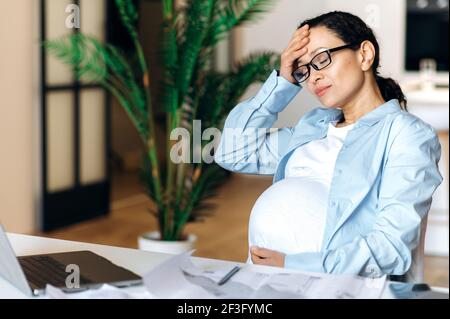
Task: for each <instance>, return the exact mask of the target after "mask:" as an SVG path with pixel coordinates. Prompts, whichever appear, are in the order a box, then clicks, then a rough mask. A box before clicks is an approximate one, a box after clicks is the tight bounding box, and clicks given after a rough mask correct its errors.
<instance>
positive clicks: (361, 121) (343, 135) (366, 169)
mask: <svg viewBox="0 0 450 319" xmlns="http://www.w3.org/2000/svg"><path fill="white" fill-rule="evenodd" d="M379 59H380V48H379V45H378V42H377V40H376V38H375V36H374V34H373V31H372V30H371V29H370V28H369V27H368V26H367V25H366V24H365V23H364V22H363V21H362V20H361V19H360V18H358V17H356V16H354V15H352V14H349V13H345V12H337V11H335V12H330V13H327V14H323V15H321V16H318V17H316V18H313V19H310V20H307V21H304V22H303V23H301V25H300V26H299V28H298V29H297V31H296V32H295V33H294V35H293V37H292V39H291V41H290V43H289V44H288V46H287V48H286V49H285V50H284V52H283V53H282V55H281V67H280V70H274V71H273V72H272V74H271V75H270V76H269V78H268V79H267V81H266V82H265V83H264V85H263V86H262V88H261V89H260V91H259V92H258V93H257V94H256V96H254V97H253V98H250V99H248V100H246V101H244V102H242V103H240V104H238V105H237V106H236V107H235V108H234V109H233V110H232V111H231V112H230V114H229V115H228V117H227V119H226V121H225V126H224V130H223V133H222V137H221V141H220V144H219V147H218V149H217V151H216V155H215V161H216V162H217V163H218V164H219V165H221V166H222V167H224V168H225V169H228V170H231V171H234V172H240V173H247V174H261V175H274V178H273V185H272V186H271V187H270V188H268V189H267V190H266V191H265V192H264V193H263V194H262V195H261V196H260V197H259V198H258V200H257V201H256V203H255V205H254V207H253V209H252V212H251V216H250V224H249V247H250V251H249V253H250V254H249V262H253V263H255V264H264V265H271V266H279V267H287V268H297V269H301V270H305V271H314V272H325V273H348V274H355V275H361V276H371V277H372V276H381V275H384V274H386V275H404V274H405V273H407V272H408V271H409V270H410V268H411V265H412V264H413V262H414V260H413V251H414V250H415V249H416V248H417V247H418V245H419V241H420V238H421V225H422V226H423V225H424V223H423V222H424V221H426V217H427V214H428V211H429V209H430V205H431V200H432V195H433V193H434V191H435V189H436V188H437V187H438V186H439V184H440V183H441V181H442V176H441V175H440V173H439V170H438V162H439V159H440V156H441V148H440V144H439V141H438V138H437V135H436V133H435V131H434V130H433V128H432V127H430V126H429V125H428V124H426V123H424V122H423V121H421V120H420V119H418V118H417V117H415V116H413V115H411V114H410V113H408V112H407V110H406V99H405V97H404V95H403V93H402V90H401V88H400V87H399V85H398V84H397V83H396V82H395V81H394V80H392V79H387V78H383V77H381V76H380V75H379V73H378V68H379ZM302 88H306V89H307V90H308V91H310V92H311V93H313V94H315V95H316V96H317V98H318V99H319V100H320V102H321V104H322V105H323V107H317V108H315V109H313V110H312V111H310V112H308V113H307V114H305V115H304V116H303V117H301V118H300V121H299V122H298V124H297V125H296V126H295V127H286V128H281V129H271V127H272V125H273V124H274V122H275V121H276V120H277V114H278V113H279V112H281V111H282V110H283V109H284V108H285V107H286V106H287V105H288V104H289V102H290V101H291V100H292V99H293V98H294V96H295V95H296V94H297V93H298V92H299V91H300V90H301V89H302Z"/></svg>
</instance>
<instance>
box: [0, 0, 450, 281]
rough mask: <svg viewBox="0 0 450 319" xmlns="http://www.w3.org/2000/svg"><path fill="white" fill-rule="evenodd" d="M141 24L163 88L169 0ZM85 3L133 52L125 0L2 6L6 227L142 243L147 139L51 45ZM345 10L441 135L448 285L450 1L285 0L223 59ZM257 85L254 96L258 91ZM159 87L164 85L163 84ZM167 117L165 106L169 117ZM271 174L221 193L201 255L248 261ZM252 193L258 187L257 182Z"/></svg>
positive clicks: (94, 26) (431, 247)
mask: <svg viewBox="0 0 450 319" xmlns="http://www.w3.org/2000/svg"><path fill="white" fill-rule="evenodd" d="M134 3H135V4H136V6H137V8H138V11H139V17H140V18H139V22H138V26H137V27H138V30H139V36H140V40H141V42H142V45H143V48H144V51H145V56H146V58H147V62H148V64H149V68H150V73H151V78H152V82H153V83H157V82H158V81H160V80H161V78H162V74H163V71H164V70H163V69H162V67H161V61H160V59H161V57H160V56H159V55H158V52H159V47H158V46H159V38H158V36H159V32H160V25H161V22H162V15H161V12H162V4H161V1H158V0H153V1H152V0H136V1H134ZM70 4H76V5H78V6H79V8H80V16H81V19H80V30H82V32H84V33H87V34H90V35H93V36H95V37H96V38H98V39H100V40H102V41H108V42H109V43H113V44H115V45H117V46H118V47H120V48H121V49H123V50H124V51H125V52H126V51H127V50H129V49H130V47H131V44H130V40H129V39H128V38H127V36H126V32H125V30H124V29H123V27H122V26H121V23H120V20H119V17H118V13H117V9H116V7H115V6H114V3H113V1H108V0H79V1H69V0H14V1H13V0H3V1H0V15H1V17H0V35H1V37H0V39H1V46H2V49H1V51H0V90H1V98H2V103H1V107H0V146H1V157H0V158H1V159H0V222H1V223H2V224H3V226H4V227H5V228H6V230H7V231H9V232H19V233H27V234H35V235H41V236H48V237H54V238H61V239H68V240H77V241H84V242H93V243H100V244H107V245H114V246H122V247H131V248H136V247H137V245H138V243H137V237H138V236H139V235H140V234H142V233H144V232H147V231H149V230H154V229H156V227H157V223H156V220H155V219H154V218H153V217H152V216H151V215H150V214H149V212H148V208H149V207H151V206H152V205H153V204H152V203H151V201H150V200H149V199H148V197H147V196H146V194H145V192H144V190H143V188H142V186H141V184H140V182H139V174H138V170H139V167H140V164H141V163H140V162H141V158H142V154H143V147H142V145H141V144H142V143H141V141H140V140H139V136H138V134H137V133H136V130H135V129H134V127H133V126H132V124H131V122H130V120H129V118H128V117H127V114H126V113H125V111H124V110H123V109H122V108H121V107H120V105H119V103H118V102H117V101H116V100H115V99H114V98H112V97H111V96H110V95H109V94H107V93H106V92H105V91H104V90H103V89H102V87H101V86H100V85H98V84H95V83H85V82H83V81H76V80H74V77H73V72H72V70H71V69H70V68H69V67H68V66H66V65H64V64H62V63H61V62H60V61H58V60H57V59H56V58H54V57H52V56H51V55H49V54H47V52H46V51H45V50H44V49H43V48H42V46H41V45H40V43H41V42H42V41H45V40H48V39H54V38H57V37H59V36H62V35H65V34H70V33H71V32H73V30H72V29H69V28H67V26H66V25H65V21H66V18H67V15H68V13H67V12H66V8H67V6H68V5H70ZM333 10H342V11H348V12H351V13H353V14H356V15H358V16H360V17H361V18H362V19H364V21H366V23H368V24H369V25H370V26H371V27H372V28H373V29H374V31H375V33H376V35H377V37H378V39H379V42H380V46H381V73H382V75H383V76H389V77H392V78H394V79H396V80H398V81H399V83H400V84H401V86H402V88H403V90H404V92H405V93H406V96H407V99H408V106H409V111H410V112H411V113H413V114H416V115H417V116H419V117H420V118H422V119H423V120H424V121H426V122H428V123H429V124H431V125H432V126H433V127H434V128H435V129H436V131H437V132H438V134H439V137H440V141H441V145H442V149H443V153H442V158H441V162H440V169H441V173H442V175H443V177H444V181H443V183H442V185H441V186H440V187H439V189H438V190H437V192H436V193H435V196H434V198H433V204H432V208H431V211H430V214H429V218H428V227H427V233H426V244H425V253H426V261H425V271H426V273H425V276H426V277H425V278H426V281H427V282H429V283H431V284H434V285H439V286H445V287H448V253H449V214H448V210H449V207H448V206H449V198H448V168H449V153H448V140H449V137H448V130H449V123H448V121H449V119H448V113H449V92H448V90H449V88H448V81H449V78H448V76H449V67H448V20H449V16H448V13H449V11H448V10H449V9H448V1H447V0H390V1H388V0H371V1H361V0H314V1H312V0H301V1H300V0H279V1H274V5H273V7H272V9H271V10H270V11H268V12H267V13H265V14H264V15H263V16H262V18H260V19H259V20H258V21H257V22H254V23H252V24H250V25H246V26H242V27H238V28H236V29H234V30H233V32H231V34H230V36H228V37H227V38H226V39H224V40H223V41H222V42H220V43H219V45H218V47H217V49H216V50H215V53H214V66H213V67H214V68H215V69H217V70H222V71H223V70H225V71H226V70H229V68H230V66H231V64H232V63H233V61H237V60H239V59H241V58H242V57H244V56H246V55H248V54H249V53H251V52H255V51H260V50H273V51H276V52H280V53H281V51H282V50H283V49H284V48H285V46H286V45H287V43H288V41H289V39H290V37H291V36H292V33H293V32H294V31H295V29H296V26H297V25H298V24H299V23H300V22H301V21H302V20H304V19H306V18H310V17H313V16H316V15H318V14H321V13H324V12H328V11H333ZM259 87H260V85H252V86H251V87H250V89H248V90H247V92H246V93H245V95H244V97H243V98H247V97H250V96H252V95H253V94H255V92H256V91H257V90H258V88H259ZM151 89H152V95H154V96H156V97H158V95H159V94H160V92H159V89H158V86H157V85H153V86H151ZM318 106H320V102H319V101H318V100H317V99H316V98H315V97H314V96H312V95H311V94H309V93H308V92H306V90H303V91H302V92H301V93H300V94H299V95H298V96H297V97H296V98H295V99H294V100H293V102H292V103H291V104H290V105H289V107H288V108H287V109H286V110H285V111H283V113H281V114H280V117H279V120H278V122H277V123H276V126H277V127H283V126H290V125H294V124H295V123H296V122H297V121H298V119H299V118H300V117H301V116H302V115H303V114H304V113H305V112H307V111H308V110H310V109H312V108H315V107H318ZM158 119H159V117H158V115H157V120H158ZM271 182H272V178H271V177H261V176H246V175H236V174H231V175H230V176H229V178H228V179H227V180H226V182H225V183H223V185H222V186H221V187H220V189H219V192H218V194H217V196H215V197H214V203H215V204H216V207H215V208H214V209H212V211H211V214H210V215H211V216H209V217H208V218H206V219H205V220H204V221H202V222H197V223H190V224H188V226H187V228H186V232H188V233H194V234H196V236H197V237H198V239H197V243H196V246H197V252H196V255H197V256H202V257H209V258H220V259H228V260H236V261H245V260H246V258H247V227H248V218H249V214H250V211H251V208H252V205H253V203H254V202H255V200H256V199H257V198H258V196H259V195H260V194H261V193H262V192H263V191H264V190H265V189H266V188H267V187H269V185H270V184H271ZM243 190H245V191H243Z"/></svg>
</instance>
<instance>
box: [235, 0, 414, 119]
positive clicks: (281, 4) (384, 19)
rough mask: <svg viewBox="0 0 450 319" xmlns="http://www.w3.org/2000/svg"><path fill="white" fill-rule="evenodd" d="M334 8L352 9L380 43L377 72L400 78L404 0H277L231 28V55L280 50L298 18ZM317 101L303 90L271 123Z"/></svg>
mask: <svg viewBox="0 0 450 319" xmlns="http://www.w3.org/2000/svg"><path fill="white" fill-rule="evenodd" d="M334 10H340V11H347V12H350V13H353V14H355V15H357V16H359V17H361V18H362V19H363V20H364V21H365V22H366V23H367V24H369V25H370V26H371V27H372V28H373V30H374V32H375V34H376V36H377V38H378V41H379V43H380V47H381V61H380V64H381V68H380V71H381V73H382V74H383V75H384V76H389V77H393V78H394V79H396V80H401V78H402V76H403V74H402V69H403V52H404V36H403V35H404V32H405V17H406V13H405V10H406V1H405V0H392V1H387V0H319V1H313V0H280V1H278V3H277V5H276V6H275V8H274V9H273V10H272V11H270V12H269V13H268V14H266V15H265V16H264V18H263V19H262V20H261V21H260V22H257V23H253V24H251V25H249V26H246V27H241V28H239V29H238V30H237V31H236V32H235V34H234V45H235V48H234V51H235V57H236V58H240V57H242V56H245V55H246V54H248V53H250V52H253V51H258V50H263V49H269V50H275V51H277V52H280V53H281V52H282V51H283V49H284V48H285V47H286V45H287V43H288V41H289V39H290V37H291V35H292V33H293V32H294V31H295V29H296V27H297V25H298V24H299V23H300V22H301V21H302V20H304V19H306V18H312V17H315V16H317V15H319V14H322V13H325V12H329V11H334ZM258 88H259V86H253V87H252V88H251V89H250V90H249V91H248V92H247V94H246V95H245V98H247V97H249V96H252V95H254V94H255V92H256V91H257V89H258ZM320 105H321V104H320V102H319V100H318V99H316V98H315V97H314V96H313V95H311V94H310V93H309V92H306V90H303V91H302V92H301V93H300V94H299V95H298V96H297V97H296V98H295V99H294V100H293V101H292V102H291V104H290V105H289V106H288V107H287V108H286V110H285V111H284V112H283V113H281V114H280V117H279V120H278V121H277V123H276V125H275V126H278V127H280V126H288V125H294V124H295V123H296V122H297V120H298V118H299V117H300V116H302V115H303V114H304V113H305V112H306V111H308V110H310V109H312V108H314V107H317V106H320Z"/></svg>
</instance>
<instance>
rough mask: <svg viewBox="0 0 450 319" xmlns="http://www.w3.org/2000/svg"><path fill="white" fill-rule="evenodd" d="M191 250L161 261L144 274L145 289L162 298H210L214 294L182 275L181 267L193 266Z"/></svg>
mask: <svg viewBox="0 0 450 319" xmlns="http://www.w3.org/2000/svg"><path fill="white" fill-rule="evenodd" d="M192 253H193V251H190V252H186V253H182V254H179V255H176V256H174V257H171V258H169V259H168V260H166V261H164V262H162V263H161V264H160V265H158V266H157V267H156V268H154V269H153V270H151V271H150V272H148V273H147V274H145V275H144V277H143V280H144V284H145V287H147V290H148V291H149V292H150V293H151V294H153V295H155V296H156V297H157V298H163V299H185V298H198V299H211V298H215V296H214V295H212V294H211V293H209V292H208V291H207V290H205V289H204V288H202V287H201V286H200V285H196V284H193V283H192V282H191V281H189V280H188V279H187V278H186V276H185V275H184V273H183V271H182V269H183V268H191V269H192V268H193V267H194V266H193V264H192V262H191V260H190V256H191V254H192Z"/></svg>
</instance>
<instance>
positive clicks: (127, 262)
mask: <svg viewBox="0 0 450 319" xmlns="http://www.w3.org/2000/svg"><path fill="white" fill-rule="evenodd" d="M7 235H8V238H9V240H10V242H11V245H12V246H13V249H14V251H15V253H16V255H17V256H25V255H34V254H46V253H56V252H65V251H76V250H90V251H93V252H95V253H97V254H99V255H101V256H103V257H105V258H107V259H109V260H110V261H112V262H113V263H115V264H117V265H119V266H122V267H124V268H127V269H129V270H131V271H133V272H135V273H136V274H138V275H140V276H143V275H144V274H145V273H147V272H148V271H150V270H151V269H153V268H154V267H155V266H157V265H158V264H159V263H161V262H163V261H164V260H166V259H168V258H170V257H171V256H172V255H169V254H162V253H156V252H148V251H142V250H137V249H130V248H121V247H113V246H105V245H98V244H90V243H82V242H75V241H68V240H59V239H51V238H44V237H36V236H29V235H22V234H13V233H8V234H7ZM192 261H193V262H194V264H196V265H198V266H200V265H202V264H210V263H233V264H236V262H231V261H225V260H217V259H209V258H200V257H193V260H192ZM242 265H243V267H249V268H251V269H254V270H255V271H258V272H283V271H289V272H301V271H295V270H292V269H289V270H285V269H282V268H278V267H268V266H261V265H250V264H245V263H243V264H242ZM301 273H305V272H301ZM316 275H317V274H316ZM126 289H130V291H143V290H144V289H145V287H143V286H141V287H134V288H126ZM433 289H436V290H439V291H445V292H446V293H448V289H447V288H433ZM382 297H383V298H391V294H390V293H389V291H388V289H385V292H384V293H383V296H382ZM8 298H30V297H29V296H27V295H25V294H23V293H22V292H21V291H19V290H18V289H16V288H15V287H14V286H12V285H11V284H10V283H8V282H7V281H5V280H4V279H2V278H0V299H8Z"/></svg>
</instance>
